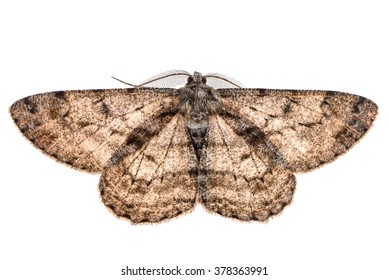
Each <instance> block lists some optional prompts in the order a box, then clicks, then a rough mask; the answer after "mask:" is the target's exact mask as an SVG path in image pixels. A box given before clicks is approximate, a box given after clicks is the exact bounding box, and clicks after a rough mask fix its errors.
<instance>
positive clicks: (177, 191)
mask: <svg viewBox="0 0 389 280" xmlns="http://www.w3.org/2000/svg"><path fill="white" fill-rule="evenodd" d="M142 130H143V131H144V133H143V135H153V136H152V137H151V138H150V139H149V140H148V141H145V140H144V139H143V137H141V136H139V134H138V133H136V135H130V136H129V138H128V141H127V142H126V144H125V145H124V146H123V147H122V152H121V153H120V157H119V158H120V160H118V161H117V162H116V161H114V162H112V164H111V166H110V167H109V168H107V169H106V170H105V171H104V173H103V175H102V176H101V179H100V186H99V189H100V193H101V197H102V200H103V202H104V204H105V205H106V206H107V207H109V208H110V209H112V210H113V212H114V213H115V214H116V215H117V216H119V217H124V218H127V219H129V220H130V221H131V222H133V223H144V222H146V223H152V222H158V221H161V220H164V219H168V218H172V217H175V216H177V215H179V214H181V213H184V212H187V211H189V210H191V209H192V208H193V206H194V205H195V202H196V195H197V185H196V178H197V169H196V168H197V167H196V156H195V152H194V150H193V147H192V145H190V143H189V140H188V135H187V132H186V129H185V124H184V119H183V116H182V115H181V114H176V115H174V116H172V117H171V118H170V119H169V122H167V123H165V121H161V122H154V123H151V124H149V125H148V126H144V127H143V128H142ZM137 135H138V136H137Z"/></svg>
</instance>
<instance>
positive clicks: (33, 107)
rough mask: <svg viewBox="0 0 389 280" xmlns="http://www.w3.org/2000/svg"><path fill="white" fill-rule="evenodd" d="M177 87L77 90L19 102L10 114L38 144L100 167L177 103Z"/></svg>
mask: <svg viewBox="0 0 389 280" xmlns="http://www.w3.org/2000/svg"><path fill="white" fill-rule="evenodd" d="M173 92H174V90H173V89H148V88H139V89H133V88H130V89H107V90H72V91H58V92H49V93H44V94H38V95H33V96H29V97H26V98H23V99H21V100H19V101H17V102H15V103H14V104H13V105H12V106H11V108H10V113H11V115H12V118H13V119H14V121H15V123H16V124H17V126H18V127H19V129H20V131H21V132H22V133H23V134H24V136H26V138H28V139H29V140H30V141H31V142H32V143H33V144H34V145H35V146H36V147H37V148H39V149H40V150H42V151H43V152H44V153H46V154H47V155H49V156H51V157H53V158H55V159H57V160H58V161H60V162H62V163H65V164H68V165H71V166H72V167H74V168H76V169H82V170H85V171H88V172H101V171H102V170H103V168H104V166H105V165H106V164H107V162H108V161H109V159H110V158H111V156H112V155H113V154H114V153H115V151H116V150H117V148H119V147H120V146H121V145H122V144H123V142H124V141H125V140H126V139H127V136H128V135H129V134H130V133H131V132H132V131H133V130H134V129H136V128H137V127H138V126H139V125H140V124H142V123H145V122H146V123H147V122H148V121H149V120H150V119H153V118H156V117H157V116H159V115H161V114H162V113H163V112H165V111H166V110H167V109H168V108H170V107H171V106H172V104H171V103H172V102H173V97H172V94H173Z"/></svg>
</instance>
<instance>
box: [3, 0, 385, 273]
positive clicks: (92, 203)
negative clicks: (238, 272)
mask: <svg viewBox="0 0 389 280" xmlns="http://www.w3.org/2000/svg"><path fill="white" fill-rule="evenodd" d="M5 2H6V1H2V2H1V4H0V26H1V27H0V28H1V42H0V49H1V52H0V56H1V57H0V58H1V61H0V79H1V83H0V98H1V101H0V106H1V107H0V109H1V110H0V118H1V119H0V125H1V130H0V133H1V137H0V141H1V145H0V149H1V151H0V160H1V181H0V184H1V186H0V187H1V189H0V191H1V192H0V215H1V220H0V223H1V225H0V227H1V229H0V235H1V238H0V256H1V261H0V278H1V279H126V278H128V279H227V278H228V279H236V277H231V276H230V277H226V278H223V277H217V276H213V275H211V274H208V276H202V277H201V276H198V277H186V278H185V277H166V278H163V277H154V278H152V277H145V276H144V277H138V278H137V277H130V276H120V270H121V269H122V268H124V267H125V266H126V265H128V266H130V267H132V268H136V267H138V266H145V267H148V268H160V267H162V266H164V267H175V266H176V265H179V266H180V267H182V268H188V267H190V268H205V269H207V270H208V269H212V268H213V267H215V266H266V267H267V270H268V274H269V276H267V277H266V278H265V277H263V279H389V276H388V266H387V265H388V252H389V246H388V236H389V230H388V214H389V206H388V195H389V192H388V180H387V173H388V162H387V160H388V156H389V155H388V148H387V147H388V143H389V142H388V140H389V139H388V129H389V126H388V121H389V118H388V110H389V105H388V101H389V98H388V96H389V87H388V74H389V73H388V72H389V71H388V65H389V56H388V51H389V43H388V33H389V32H388V27H389V20H388V18H389V17H388V8H387V3H385V1H374V0H373V1H328V0H327V1H226V0H225V1H200V0H197V1H166V0H164V1H70V0H67V1H7V2H8V3H5ZM170 69H183V70H187V71H190V72H193V71H195V70H197V71H200V72H202V73H208V72H220V73H225V74H227V75H230V76H232V77H234V78H236V79H237V80H239V81H241V82H242V83H243V84H244V85H246V86H247V87H266V88H300V89H330V90H340V91H345V92H351V93H355V94H359V95H362V96H365V97H368V98H370V99H372V100H374V101H375V102H376V103H377V104H378V105H379V107H380V114H379V116H378V119H377V121H376V123H375V125H374V127H373V129H372V130H371V131H370V132H369V133H368V135H367V136H366V137H365V138H364V139H363V140H362V141H361V142H360V143H359V144H358V145H356V146H355V147H354V148H353V149H352V150H351V151H350V152H349V153H348V154H347V155H345V156H343V157H341V158H340V159H339V160H337V161H336V162H334V163H332V164H329V165H326V166H325V167H323V168H321V169H318V170H315V171H313V172H311V173H308V174H301V175H297V181H298V184H297V190H296V193H295V196H294V201H293V203H292V205H291V206H288V207H287V208H285V210H284V211H283V213H282V215H280V216H278V217H275V218H274V219H271V220H270V221H269V222H268V223H265V224H261V223H255V222H254V223H241V222H238V221H234V220H230V219H225V218H223V217H221V216H217V215H211V214H209V213H206V212H205V211H204V210H203V208H202V207H200V206H197V207H196V209H195V211H194V212H192V213H191V214H188V215H184V216H181V217H179V218H177V219H174V220H172V221H169V222H166V223H162V224H158V225H141V226H134V225H131V224H130V223H128V222H126V221H125V220H120V219H117V218H116V217H114V216H113V215H112V214H111V213H110V212H109V211H108V210H107V209H106V208H105V206H104V205H103V204H102V202H101V201H100V198H99V194H98V191H97V184H98V180H99V176H97V175H90V174H86V173H82V172H78V171H75V170H72V169H70V168H67V167H66V166H63V165H61V164H59V163H56V162H55V161H53V160H52V159H50V158H48V157H46V156H44V155H43V154H42V153H41V152H39V151H38V150H36V149H34V148H33V146H32V145H30V144H29V143H28V142H27V141H26V140H25V139H24V138H23V137H22V136H21V134H20V133H19V132H18V130H17V128H16V127H15V126H14V124H13V122H12V120H11V118H10V117H9V114H8V108H9V106H10V105H11V104H12V103H13V102H15V101H16V100H18V99H20V98H23V97H25V96H28V95H32V94H36V93H41V92H47V91H53V90H64V89H87V88H110V87H122V86H123V85H122V84H120V83H118V82H117V81H114V80H112V79H111V78H110V76H116V77H118V78H120V79H123V80H126V81H128V82H130V83H137V82H140V81H142V80H144V79H146V78H148V77H149V76H151V75H153V74H156V73H159V72H162V71H165V70H170ZM247 279H258V277H253V276H251V277H247Z"/></svg>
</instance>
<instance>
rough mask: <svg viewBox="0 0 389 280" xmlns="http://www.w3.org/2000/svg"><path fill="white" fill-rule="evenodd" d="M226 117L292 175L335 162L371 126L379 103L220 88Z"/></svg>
mask: <svg viewBox="0 0 389 280" xmlns="http://www.w3.org/2000/svg"><path fill="white" fill-rule="evenodd" d="M219 92H220V95H221V99H222V107H223V110H222V112H221V115H222V116H223V117H224V119H225V120H226V123H228V124H229V125H231V127H232V128H233V130H234V131H235V133H237V134H238V135H240V136H241V137H243V138H244V139H245V140H246V142H247V143H248V144H250V145H251V146H252V147H255V149H256V150H259V151H261V152H267V153H268V155H269V156H270V157H272V158H273V161H274V162H276V163H277V164H278V165H280V166H283V167H285V168H287V169H289V170H291V171H293V172H306V171H309V170H311V169H313V168H316V167H319V166H320V165H322V164H324V163H327V162H331V161H333V160H334V159H336V158H337V157H338V156H339V155H341V154H343V153H345V152H346V151H347V150H348V149H349V148H350V147H352V146H353V144H355V143H356V142H357V141H358V140H359V139H360V138H361V137H362V136H363V135H364V134H365V133H366V132H367V131H368V130H369V128H370V127H371V125H372V123H373V121H374V119H375V117H376V115H377V112H378V108H377V105H376V104H375V103H374V102H372V101H371V100H369V99H367V98H364V97H361V96H357V95H353V94H348V93H342V92H333V91H310V90H268V89H220V90H219Z"/></svg>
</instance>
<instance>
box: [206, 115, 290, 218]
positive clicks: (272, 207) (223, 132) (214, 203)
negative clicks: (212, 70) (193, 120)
mask: <svg viewBox="0 0 389 280" xmlns="http://www.w3.org/2000/svg"><path fill="white" fill-rule="evenodd" d="M232 125H234V124H231V123H230V124H228V123H227V121H226V120H225V119H224V118H223V117H222V116H219V115H215V116H213V117H211V118H210V121H209V131H208V136H207V137H208V138H207V148H206V149H204V152H203V154H202V157H201V159H200V169H199V192H200V199H201V202H202V204H203V205H204V206H205V207H206V209H207V210H209V211H212V212H216V213H219V214H221V215H223V216H227V217H231V218H237V219H240V220H246V221H249V220H259V221H266V220H267V219H268V218H269V217H270V216H271V215H274V214H278V213H280V212H281V211H282V209H283V208H284V207H285V206H286V205H287V204H288V203H290V202H291V200H292V196H293V192H294V189H295V184H296V182H295V177H294V175H293V174H292V173H291V172H290V171H289V170H287V169H285V168H283V167H282V166H279V165H276V164H275V163H274V162H272V159H271V158H270V157H269V155H268V154H266V152H263V151H260V150H255V149H254V148H253V147H252V146H251V145H250V144H249V143H247V142H246V141H245V139H244V138H242V137H240V136H239V135H238V134H237V133H236V132H235V131H234V130H233V127H232Z"/></svg>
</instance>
